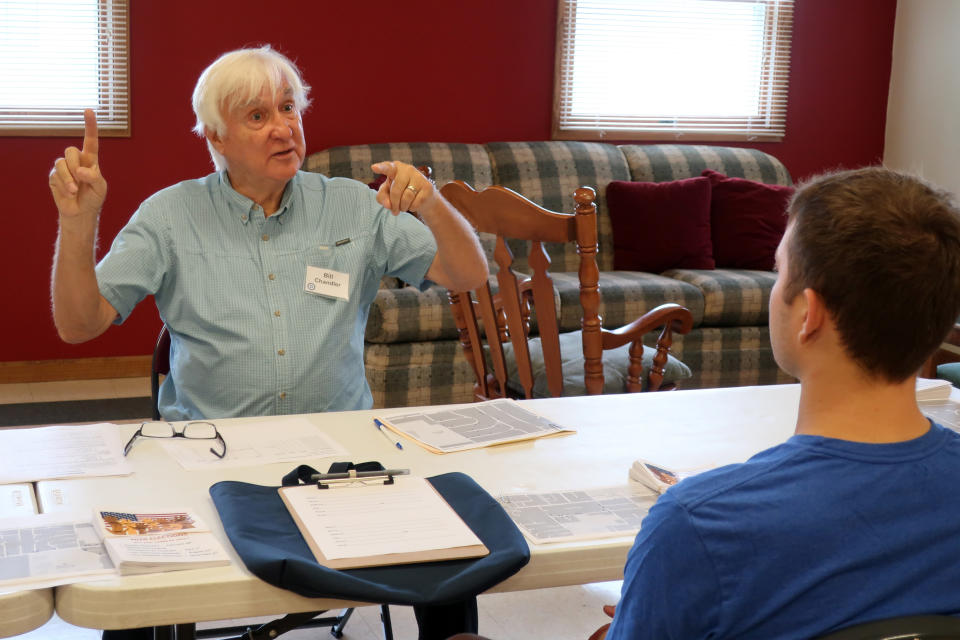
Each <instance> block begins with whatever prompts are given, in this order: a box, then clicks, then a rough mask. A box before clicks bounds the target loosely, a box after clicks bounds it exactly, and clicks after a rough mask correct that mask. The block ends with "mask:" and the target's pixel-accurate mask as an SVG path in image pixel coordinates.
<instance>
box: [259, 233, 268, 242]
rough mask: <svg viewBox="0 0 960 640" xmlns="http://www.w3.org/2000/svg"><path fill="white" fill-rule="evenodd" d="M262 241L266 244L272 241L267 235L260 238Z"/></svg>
mask: <svg viewBox="0 0 960 640" xmlns="http://www.w3.org/2000/svg"><path fill="white" fill-rule="evenodd" d="M260 239H261V240H263V241H264V242H266V241H267V240H269V239H270V236H268V235H267V234H263V235H262V236H260Z"/></svg>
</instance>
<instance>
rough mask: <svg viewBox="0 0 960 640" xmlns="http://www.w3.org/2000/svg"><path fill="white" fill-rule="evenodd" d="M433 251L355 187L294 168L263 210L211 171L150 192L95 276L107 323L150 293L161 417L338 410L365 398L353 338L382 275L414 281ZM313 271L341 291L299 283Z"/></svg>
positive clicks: (368, 399) (416, 230) (420, 278)
mask: <svg viewBox="0 0 960 640" xmlns="http://www.w3.org/2000/svg"><path fill="white" fill-rule="evenodd" d="M436 251H437V245H436V241H435V240H434V237H433V234H432V233H431V232H430V230H429V229H428V228H427V227H426V226H425V225H424V224H422V223H421V222H420V221H419V220H417V219H416V218H414V217H413V216H411V215H410V214H407V213H402V214H400V215H399V216H394V215H392V214H391V213H390V212H389V211H387V210H386V209H384V208H383V207H381V206H380V205H379V204H378V203H377V201H376V193H375V192H374V191H373V190H371V189H369V188H368V187H367V186H365V185H363V184H360V183H359V182H355V181H353V180H347V179H344V178H327V177H325V176H323V175H320V174H317V173H305V172H299V173H298V174H297V175H296V176H295V177H294V178H293V179H292V180H291V181H290V183H289V184H288V185H287V188H286V190H285V191H284V194H283V198H282V200H281V203H280V208H279V210H278V211H277V212H276V213H274V214H273V215H271V216H270V217H267V218H265V217H264V214H263V210H262V209H261V208H260V207H259V206H258V205H257V204H256V203H254V202H253V201H252V200H250V199H249V198H247V197H245V196H243V195H241V194H239V193H238V192H236V191H235V190H234V189H233V188H232V187H231V185H230V182H229V179H228V177H227V174H226V173H215V174H211V175H209V176H207V177H205V178H202V179H199V180H189V181H186V182H181V183H180V184H177V185H174V186H172V187H170V188H167V189H164V190H162V191H160V192H158V193H156V194H154V195H153V196H151V197H150V198H148V199H147V200H146V201H145V202H144V203H143V204H142V205H141V206H140V208H139V209H138V211H137V212H136V213H135V214H134V215H133V217H131V219H130V221H129V222H128V223H127V225H126V226H125V227H124V228H123V229H122V230H121V231H120V233H119V235H117V237H116V239H115V240H114V242H113V245H112V246H111V248H110V252H109V253H108V254H107V255H106V256H105V257H104V258H103V260H101V262H100V263H99V264H98V265H97V281H98V283H99V287H100V292H101V294H102V295H103V296H104V297H105V298H106V299H107V301H108V302H110V304H112V305H113V307H114V308H115V309H116V310H117V312H118V313H119V315H120V317H119V319H118V322H122V321H123V320H125V319H126V318H127V316H128V315H129V314H130V312H131V311H132V310H133V308H134V306H135V305H136V304H137V303H138V302H140V301H141V300H142V299H143V298H144V297H145V296H147V295H150V294H153V295H154V296H155V300H156V304H157V308H158V309H159V311H160V317H161V318H162V319H163V321H164V322H165V323H166V324H167V326H168V327H169V330H170V337H171V348H170V375H169V376H167V378H166V379H165V380H164V383H163V386H162V387H161V390H160V411H161V414H162V415H163V417H164V418H165V419H167V420H186V419H196V418H224V417H233V416H257V415H275V414H289V413H310V412H318V411H346V410H353V409H367V408H370V406H371V405H372V402H373V401H372V396H371V393H370V388H369V385H368V384H367V381H366V377H365V376H364V367H363V336H364V330H365V327H366V323H367V315H368V313H369V309H370V304H371V303H372V302H373V299H374V297H375V296H376V293H377V289H378V288H379V285H380V280H381V278H382V277H383V276H384V275H390V276H396V277H398V278H401V279H403V280H405V281H406V282H409V283H412V284H414V285H417V286H423V285H424V283H425V281H424V277H425V275H426V272H427V270H428V269H429V268H430V264H431V263H432V261H433V258H434V256H435V255H436ZM309 267H314V268H315V269H314V270H309ZM317 269H319V270H320V272H321V273H322V272H327V273H335V274H340V275H338V276H337V278H338V279H336V280H335V281H336V282H339V283H340V287H339V290H340V291H344V290H345V291H346V293H345V294H343V295H345V296H346V298H347V299H343V298H342V297H331V296H325V295H318V294H317V288H316V287H314V289H313V290H310V288H309V284H310V283H308V282H307V275H308V272H309V273H311V274H314V275H316V274H317V273H318V271H317ZM343 274H346V278H348V280H347V281H344V280H343V279H342V278H343V277H344V276H343Z"/></svg>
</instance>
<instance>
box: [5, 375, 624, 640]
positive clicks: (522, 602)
mask: <svg viewBox="0 0 960 640" xmlns="http://www.w3.org/2000/svg"><path fill="white" fill-rule="evenodd" d="M149 395H150V380H149V378H126V379H117V380H84V381H77V382H41V383H31V384H0V404H6V403H19V402H54V401H58V400H59V401H64V400H87V399H96V398H125V397H137V396H149ZM620 584H621V583H620V582H604V583H599V584H593V585H585V586H574V587H558V588H554V589H540V590H537V591H524V592H517V593H496V594H489V595H483V596H480V599H479V603H480V633H482V634H484V635H486V636H488V637H490V638H492V639H494V640H534V639H541V638H543V639H546V638H549V639H550V640H586V638H587V637H589V635H590V634H591V633H593V631H594V630H595V629H596V628H597V627H599V626H600V625H602V624H604V623H605V622H607V618H606V616H605V615H604V614H603V612H602V611H601V606H602V605H604V604H612V603H615V602H616V601H617V600H618V599H619V594H620ZM390 613H391V618H392V621H393V630H394V637H395V638H396V639H397V640H409V639H414V638H416V637H417V631H416V623H415V621H414V618H413V612H412V610H411V609H410V608H409V607H391V608H390ZM266 620H267V619H257V620H251V621H246V620H244V621H229V622H228V623H229V624H231V625H232V624H259V623H262V622H264V621H266ZM223 624H224V623H216V624H210V625H201V626H213V627H216V626H223ZM0 635H2V634H0ZM330 637H331V636H330V635H329V632H328V630H327V629H307V630H302V631H291V632H290V633H287V634H285V635H283V636H282V638H284V640H319V639H322V638H330ZM343 637H344V638H347V639H349V640H376V639H379V638H382V637H383V632H382V627H381V626H380V609H379V607H361V608H359V609H357V610H356V612H355V613H354V615H353V617H352V618H351V619H350V621H349V622H348V623H347V626H346V627H345V629H344V635H343ZM17 638H18V640H98V639H99V638H100V633H99V632H98V631H94V630H91V629H83V628H80V627H75V626H73V625H70V624H68V623H66V622H64V621H63V620H60V619H59V618H57V617H56V615H55V616H54V617H53V618H52V619H51V620H50V621H49V622H48V623H47V624H46V625H44V626H43V627H41V628H39V629H36V630H34V631H32V632H30V633H27V634H23V635H21V636H17Z"/></svg>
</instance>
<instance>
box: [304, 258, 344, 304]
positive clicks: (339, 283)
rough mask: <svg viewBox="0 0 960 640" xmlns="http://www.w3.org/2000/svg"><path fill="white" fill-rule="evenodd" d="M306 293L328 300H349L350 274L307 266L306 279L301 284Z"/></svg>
mask: <svg viewBox="0 0 960 640" xmlns="http://www.w3.org/2000/svg"><path fill="white" fill-rule="evenodd" d="M303 289H304V291H306V292H307V293H312V294H314V295H318V296H327V297H328V298H340V299H341V300H349V299H350V274H349V273H341V272H339V271H333V270H332V269H324V268H322V267H311V266H307V278H306V281H305V282H304V283H303Z"/></svg>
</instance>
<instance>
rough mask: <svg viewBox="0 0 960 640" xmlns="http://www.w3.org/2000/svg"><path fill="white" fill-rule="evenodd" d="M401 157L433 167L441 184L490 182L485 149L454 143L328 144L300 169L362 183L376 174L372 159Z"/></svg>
mask: <svg viewBox="0 0 960 640" xmlns="http://www.w3.org/2000/svg"><path fill="white" fill-rule="evenodd" d="M382 160H400V161H403V162H406V163H408V164H412V165H414V166H416V167H419V166H423V165H427V166H429V167H430V168H431V169H433V180H434V182H436V183H437V185H438V186H443V185H445V184H446V183H448V182H450V181H451V180H464V181H466V182H468V183H470V185H471V186H472V187H474V188H475V189H484V188H486V187H489V186H490V185H491V184H493V171H492V167H491V166H490V158H489V156H488V155H487V151H486V149H484V148H483V145H479V144H463V143H456V142H398V143H390V144H356V145H349V146H341V147H330V148H329V149H324V150H323V151H318V152H316V153H312V154H310V155H308V156H307V157H306V159H305V161H304V165H303V168H304V169H305V170H306V171H315V172H317V173H322V174H324V175H327V176H339V177H346V178H353V179H354V180H359V181H360V182H363V183H365V184H369V183H371V182H373V181H374V179H375V178H376V175H375V174H374V173H373V170H372V169H371V168H370V165H371V164H373V163H374V162H379V161H382Z"/></svg>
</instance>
